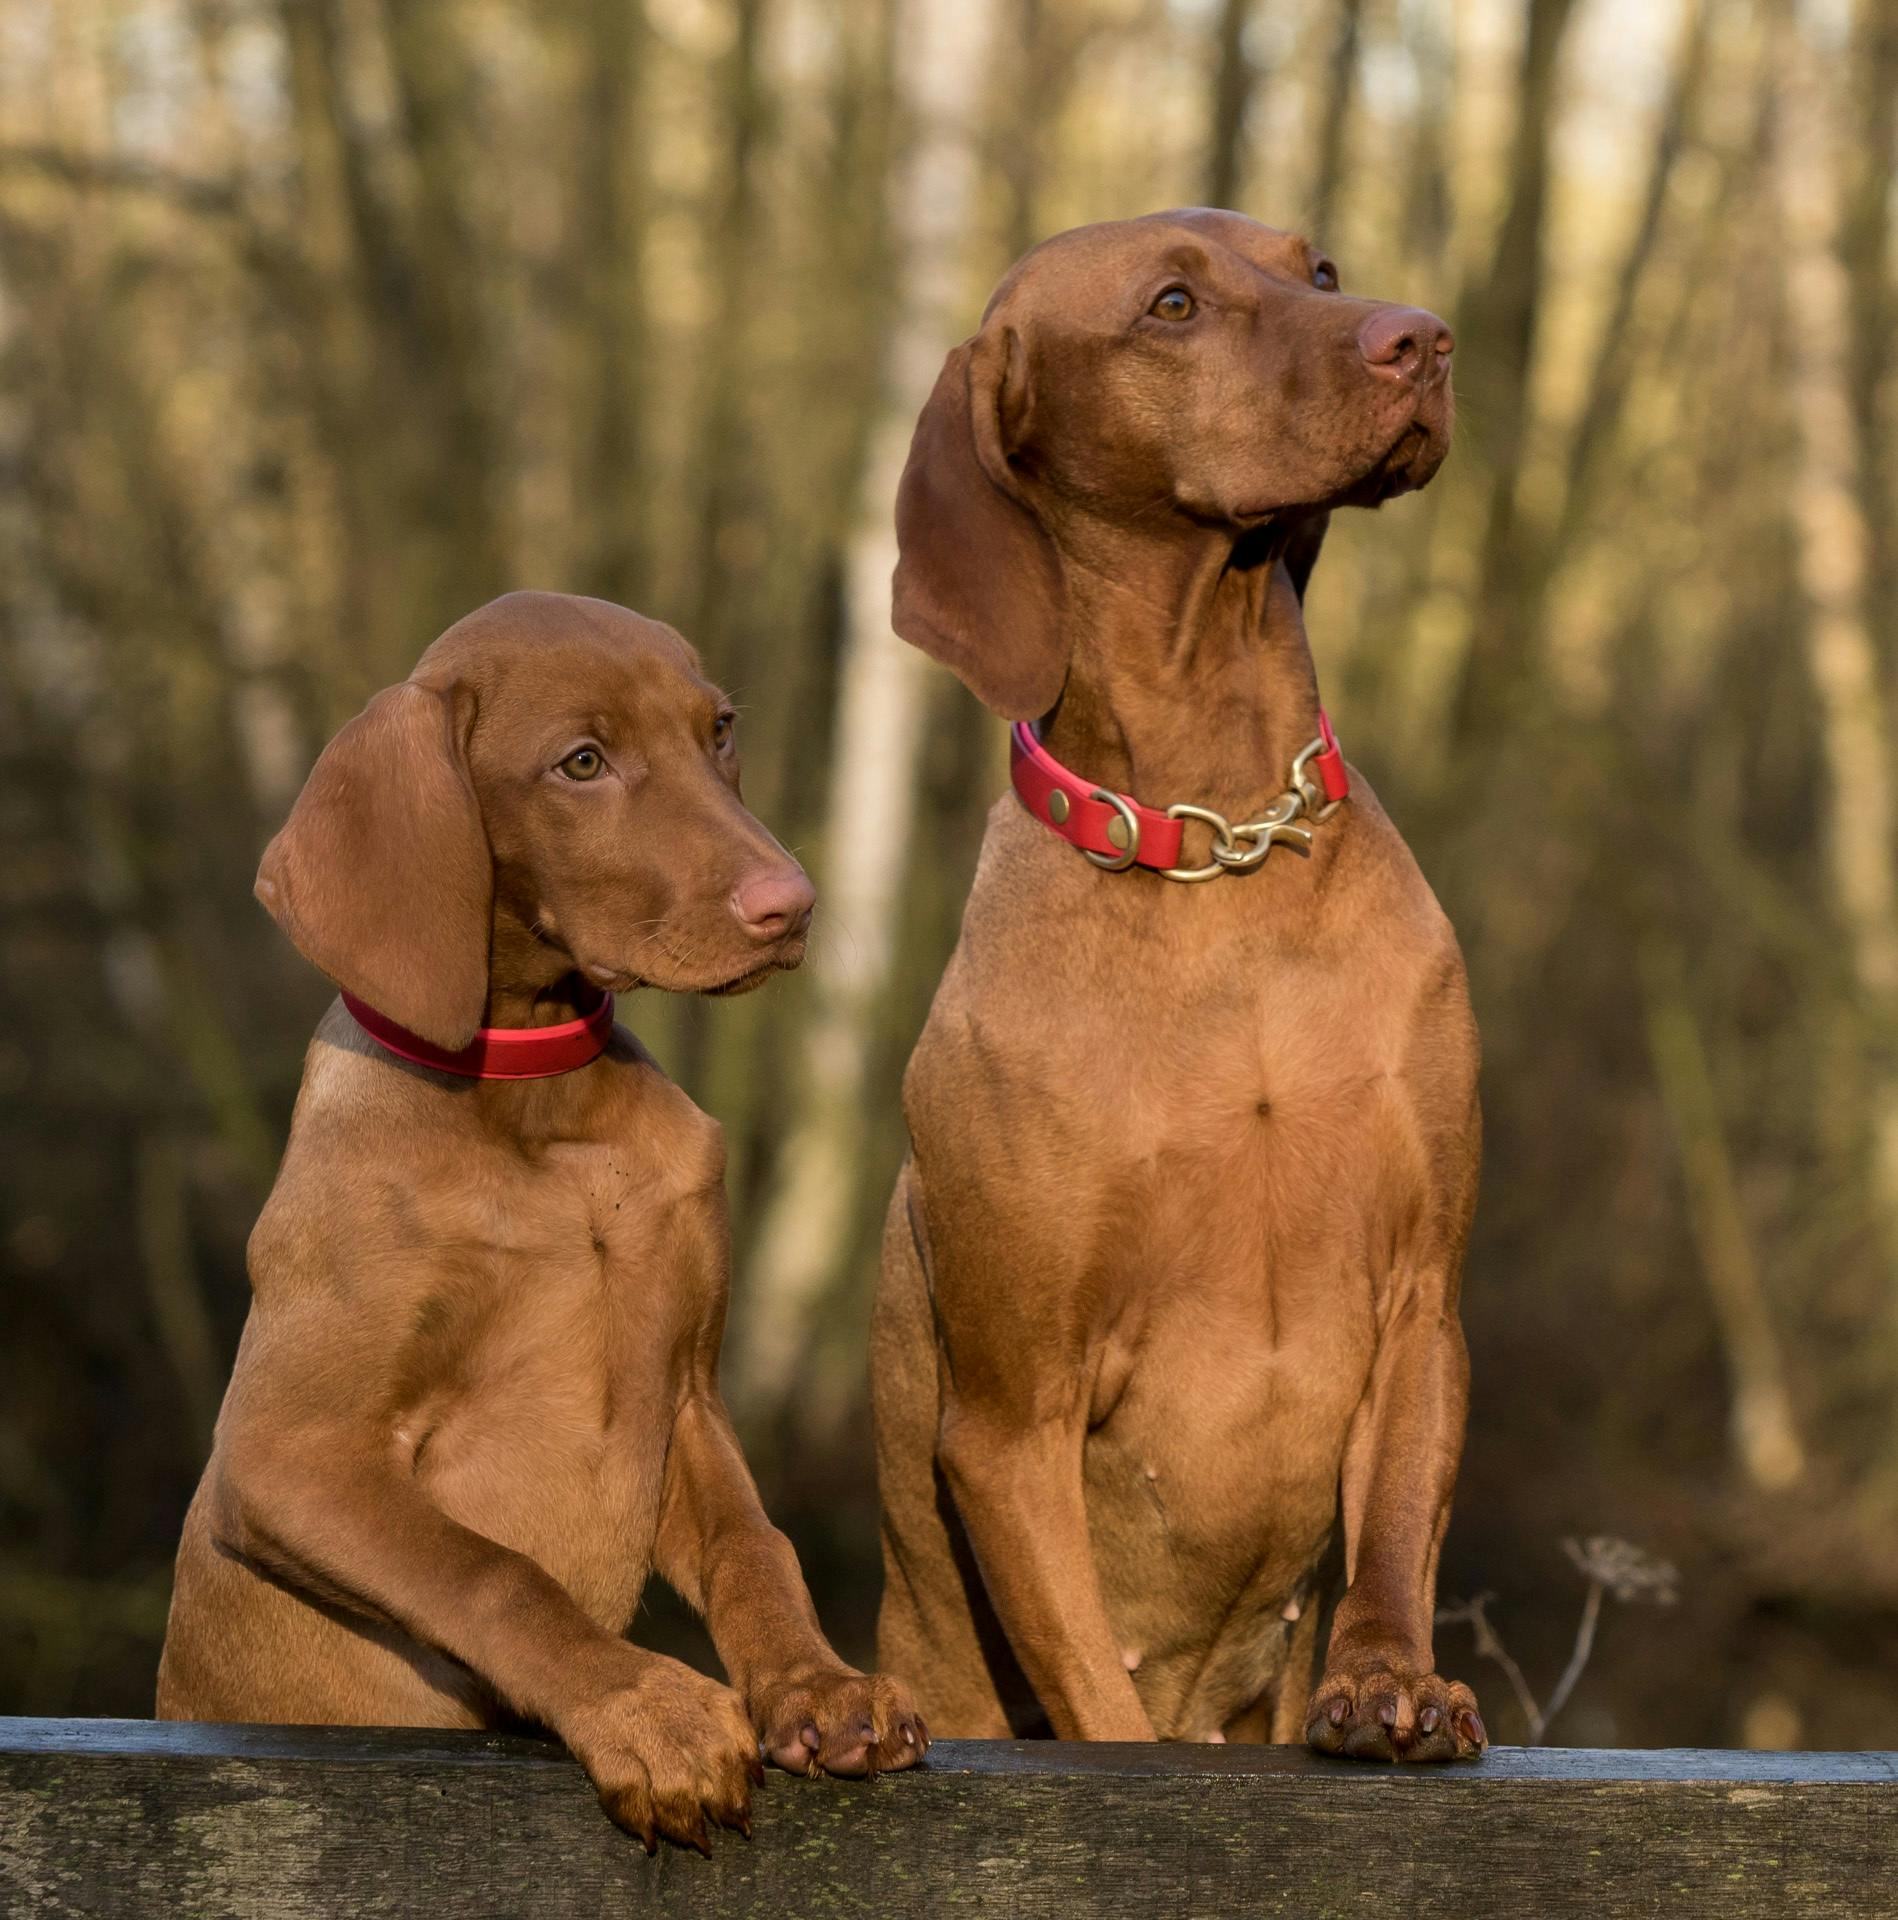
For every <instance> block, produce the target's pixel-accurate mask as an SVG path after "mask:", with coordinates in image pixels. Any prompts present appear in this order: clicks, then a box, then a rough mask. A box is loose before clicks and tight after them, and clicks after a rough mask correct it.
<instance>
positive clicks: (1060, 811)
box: [1048, 787, 1068, 827]
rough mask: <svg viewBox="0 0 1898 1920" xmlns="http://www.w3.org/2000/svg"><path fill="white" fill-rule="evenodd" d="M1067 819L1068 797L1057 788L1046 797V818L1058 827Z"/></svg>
mask: <svg viewBox="0 0 1898 1920" xmlns="http://www.w3.org/2000/svg"><path fill="white" fill-rule="evenodd" d="M1067 817H1068V796H1067V795H1066V794H1065V793H1063V792H1062V791H1061V789H1060V788H1059V787H1057V788H1056V789H1055V790H1054V792H1053V793H1051V794H1049V796H1048V818H1049V819H1050V820H1052V821H1053V822H1054V823H1055V825H1056V826H1057V827H1058V826H1059V825H1060V824H1061V823H1062V821H1063V820H1065V819H1066V818H1067Z"/></svg>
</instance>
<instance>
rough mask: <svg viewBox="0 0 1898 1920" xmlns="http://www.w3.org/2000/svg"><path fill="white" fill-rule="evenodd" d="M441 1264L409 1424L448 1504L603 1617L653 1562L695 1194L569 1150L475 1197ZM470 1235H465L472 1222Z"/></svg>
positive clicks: (692, 1323) (699, 1303)
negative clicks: (474, 1212) (472, 1213)
mask: <svg viewBox="0 0 1898 1920" xmlns="http://www.w3.org/2000/svg"><path fill="white" fill-rule="evenodd" d="M478 1197H479V1199H480V1201H481V1203H482V1204H481V1205H480V1206H479V1208H478V1214H479V1218H478V1220H476V1221H472V1222H464V1223H463V1228H464V1231H463V1233H462V1234H461V1235H460V1236H455V1235H453V1234H450V1235H448V1236H446V1239H447V1242H448V1244H449V1245H451V1246H453V1247H454V1248H455V1252H454V1255H453V1256H452V1258H450V1259H449V1260H447V1261H445V1262H444V1263H443V1277H442V1284H441V1285H440V1286H439V1288H438V1289H437V1291H436V1293H435V1295H434V1296H433V1298H432V1299H431V1302H430V1304H429V1307H428V1308H427V1309H425V1312H424V1316H423V1319H424V1320H426V1321H432V1324H431V1325H429V1326H428V1327H427V1328H426V1330H425V1331H424V1332H423V1333H422V1335H421V1338H420V1340H419V1341H418V1348H425V1349H426V1351H421V1350H418V1352H417V1353H416V1355H415V1356H414V1360H415V1373H416V1377H417V1384H418V1387H419V1388H420V1389H421V1390H420V1391H419V1392H418V1393H417V1395H416V1401H415V1405H414V1407H413V1409H412V1410H411V1411H410V1413H409V1414H408V1415H407V1416H406V1419H405V1427H406V1429H407V1433H408V1438H409V1440H410V1443H411V1445H412V1447H413V1458H414V1463H415V1471H416V1473H417V1475H418V1476H419V1477H420V1478H421V1479H422V1480H423V1481H424V1483H425V1484H426V1486H427V1488H428V1491H429V1493H430V1496H431V1497H432V1498H433V1499H434V1500H435V1501H436V1502H437V1503H438V1504H439V1505H440V1506H442V1507H443V1509H444V1510H445V1511H447V1512H449V1513H450V1514H451V1515H453V1516H454V1517H455V1518H457V1519H459V1520H461V1521H463V1522H464V1523H465V1524H467V1525H469V1526H471V1527H474V1528H476V1529H477V1530H479V1531H480V1532H482V1533H485V1534H487V1535H488V1536H489V1537H490V1538H492V1539H496V1540H499V1541H501V1542H502V1543H503V1544H504V1545H507V1546H510V1547H514V1548H516V1549H517V1550H519V1551H521V1552H523V1553H526V1554H528V1555H529V1556H530V1557H531V1558H533V1559H535V1560H536V1561H538V1562H539V1563H540V1564H541V1565H542V1566H544V1567H546V1568H547V1570H548V1571H549V1572H550V1573H552V1574H554V1575H555V1577H556V1578H558V1579H559V1580H561V1582H562V1583H563V1584H564V1585H566V1586H567V1587H568V1588H569V1590H570V1591H572V1592H573V1594H574V1596H575V1598H576V1599H578V1600H579V1601H580V1602H581V1604H582V1605H583V1606H585V1607H586V1608H587V1609H588V1611H589V1612H591V1613H593V1614H594V1615H595V1616H596V1617H597V1618H599V1619H601V1620H602V1621H603V1622H606V1623H610V1624H614V1625H616V1626H617V1625H620V1624H623V1623H624V1620H625V1619H626V1618H627V1617H628V1616H629V1615H630V1612H631V1609H632V1605H633V1603H634V1601H635V1600H636V1598H637V1592H638V1585H639V1582H640V1581H641V1579H642V1578H643V1574H644V1570H645V1567H646V1565H647V1562H648V1560H649V1558H650V1553H651V1544H652V1538H653V1534H654V1531H655V1528H656V1525H657V1515H658V1503H659V1495H660V1489H661V1483H662V1480H663V1474H664V1467H665V1454H666V1446H667V1441H668V1438H669V1435H670V1432H671V1426H672V1419H673V1411H674V1408H675V1406H676V1404H677V1397H678V1387H679V1381H678V1371H679V1368H680V1366H681V1364H682V1361H683V1357H684V1355H685V1354H686V1353H687V1352H688V1351H689V1350H690V1346H691V1342H692V1339H693V1336H694V1334H695V1332H696V1330H697V1329H698V1328H699V1327H700V1326H701V1325H702V1324H703V1321H704V1318H705V1316H706V1313H707V1311H708V1304H709V1303H708V1298H707V1292H708V1288H709V1287H711V1286H712V1285H714V1284H715V1283H716V1278H717V1277H716V1276H715V1275H714V1274H712V1273H710V1272H708V1271H707V1270H706V1267H705V1263H704V1261H703V1259H702V1257H698V1256H697V1255H696V1253H695V1249H696V1244H697V1242H696V1237H695V1233H694V1225H695V1216H696V1214H697V1212H698V1210H699V1209H700V1208H701V1207H702V1204H703V1197H702V1195H699V1194H696V1193H694V1192H693V1191H691V1189H690V1185H689V1183H688V1182H686V1181H684V1180H681V1179H680V1178H678V1177H676V1174H675V1173H674V1172H673V1171H672V1170H670V1169H668V1167H667V1166H666V1165H664V1164H663V1163H661V1164H654V1163H653V1162H652V1161H651V1160H645V1161H642V1160H640V1159H639V1158H637V1157H636V1156H634V1155H632V1154H630V1153H628V1152H626V1151H623V1150H621V1149H619V1148H617V1147H613V1146H595V1145H586V1146H572V1147H564V1148H560V1149H557V1150H554V1151H553V1152H550V1153H548V1154H545V1155H543V1156H541V1157H540V1158H539V1160H538V1161H537V1162H536V1163H535V1164H533V1165H531V1166H529V1167H525V1168H522V1169H520V1170H519V1173H518V1176H517V1177H514V1178H505V1179H503V1180H501V1181H500V1182H498V1183H497V1184H496V1185H495V1186H493V1187H492V1188H491V1189H490V1190H489V1191H487V1192H486V1193H485V1194H481V1195H479V1196H478ZM471 1226H472V1227H473V1228H474V1230H473V1231H467V1230H466V1229H467V1228H469V1227H471Z"/></svg>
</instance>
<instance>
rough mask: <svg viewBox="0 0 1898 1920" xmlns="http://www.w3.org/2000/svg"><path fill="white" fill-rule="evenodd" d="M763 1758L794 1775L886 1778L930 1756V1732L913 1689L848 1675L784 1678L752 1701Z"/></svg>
mask: <svg viewBox="0 0 1898 1920" xmlns="http://www.w3.org/2000/svg"><path fill="white" fill-rule="evenodd" d="M751 1717H752V1722H753V1724H754V1725H755V1726H756V1727H757V1729H758V1739H759V1743H760V1744H761V1745H762V1746H763V1748H764V1750H765V1753H766V1755H767V1756H768V1757H769V1758H770V1759H771V1760H772V1761H773V1762H775V1763H776V1764H777V1765H778V1766H780V1767H783V1768H784V1769H785V1770H786V1771H787V1772H789V1773H805V1774H816V1773H836V1774H845V1775H859V1774H874V1773H889V1772H892V1771H893V1770H894V1769H896V1768H898V1767H908V1766H914V1765H915V1763H916V1762H917V1761H918V1760H920V1759H921V1758H922V1757H923V1755H924V1754H925V1753H927V1752H928V1751H929V1729H928V1728H927V1727H926V1726H925V1725H924V1724H923V1717H922V1715H921V1714H920V1713H918V1712H917V1711H916V1703H915V1701H913V1700H912V1699H911V1698H910V1695H909V1689H908V1688H907V1687H906V1686H904V1684H903V1683H902V1681H900V1680H892V1679H891V1678H889V1676H888V1675H886V1674H881V1673H858V1672H856V1671H855V1670H854V1669H852V1668H850V1667H834V1668H824V1669H819V1670H815V1671H805V1672H801V1673H793V1674H787V1675H786V1676H785V1677H783V1678H782V1679H779V1680H773V1681H768V1682H766V1683H765V1684H764V1685H763V1686H761V1687H758V1688H756V1689H755V1690H754V1692H753V1694H752V1697H751Z"/></svg>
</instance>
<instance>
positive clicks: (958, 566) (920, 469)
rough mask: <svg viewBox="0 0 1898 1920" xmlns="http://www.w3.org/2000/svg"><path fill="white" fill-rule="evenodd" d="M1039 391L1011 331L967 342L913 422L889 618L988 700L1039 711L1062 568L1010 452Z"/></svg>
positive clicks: (1052, 652)
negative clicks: (1035, 394)
mask: <svg viewBox="0 0 1898 1920" xmlns="http://www.w3.org/2000/svg"><path fill="white" fill-rule="evenodd" d="M1033 405H1034V398H1033V394H1032V392H1031V390H1030V374H1029V366H1028V354H1027V349H1026V346H1025V344H1024V342H1023V340H1022V337H1021V335H1020V334H1019V333H1018V332H1017V331H1016V330H1015V329H1014V328H1013V327H1003V326H997V327H991V328H987V329H985V330H984V331H983V332H981V333H979V334H977V335H976V337H975V338H974V339H973V340H970V341H967V342H965V343H964V344H963V345H962V346H959V347H957V348H956V349H955V350H954V351H953V352H952V353H951V354H950V355H949V358H948V359H947V361H945V362H944V364H943V369H942V372H941V374H940V375H939V376H938V378H937V380H936V387H935V391H934V392H933V393H932V394H931V395H930V396H929V401H928V404H927V405H926V406H925V407H924V408H923V411H922V414H921V417H920V418H919V419H918V420H917V422H916V433H915V437H914V438H913V439H912V440H911V441H910V449H909V462H908V464H907V465H906V466H905V467H904V469H903V480H902V484H901V485H900V486H899V487H898V488H897V491H896V553H897V559H896V577H895V579H894V581H893V582H892V587H893V596H892V607H891V615H890V618H891V624H892V625H893V626H894V627H895V628H896V631H897V632H898V633H899V634H901V635H902V637H903V638H904V639H905V640H907V641H908V642H909V643H910V644H911V645H912V646H915V647H920V648H921V649H922V650H923V652H925V653H927V654H930V655H932V656H933V657H934V658H935V659H938V660H940V661H941V662H942V663H943V664H944V665H945V666H947V667H949V668H951V669H952V670H953V671H954V672H955V673H956V674H957V675H958V676H959V678H960V679H961V680H962V682H963V684H964V685H965V686H967V687H968V689H969V690H970V692H972V693H973V694H974V695H975V696H976V698H977V699H978V700H980V701H981V702H982V703H983V705H984V706H987V707H990V708H992V709H993V710H994V711H995V712H997V713H999V714H1002V715H1003V716H1004V717H1005V718H1007V719H1010V720H1034V719H1038V718H1039V717H1040V716H1041V715H1042V714H1044V713H1046V712H1047V711H1048V709H1049V708H1050V707H1052V706H1053V705H1054V704H1055V702H1056V701H1057V700H1058V699H1059V698H1060V696H1061V687H1062V683H1063V682H1064V681H1065V680H1066V678H1067V672H1068V660H1067V653H1066V650H1065V647H1064V644H1063V641H1062V637H1061V618H1060V615H1061V573H1060V568H1059V565H1058V563H1057V559H1056V555H1055V549H1054V543H1053V541H1052V540H1051V539H1050V538H1049V536H1048V534H1047V532H1046V531H1045V530H1044V528H1043V527H1042V524H1041V522H1040V519H1039V518H1038V517H1037V515H1036V513H1035V511H1034V508H1033V507H1032V505H1031V504H1030V503H1029V500H1028V498H1027V495H1026V493H1025V492H1024V490H1023V488H1022V486H1021V483H1020V480H1019V478H1018V476H1017V475H1016V473H1015V472H1014V470H1013V468H1012V466H1011V464H1010V456H1011V455H1012V454H1013V453H1014V452H1015V451H1016V449H1017V448H1018V447H1019V446H1020V445H1021V444H1022V441H1023V439H1024V437H1025V435H1026V433H1027V430H1028V424H1029V416H1030V413H1031V411H1032V409H1033Z"/></svg>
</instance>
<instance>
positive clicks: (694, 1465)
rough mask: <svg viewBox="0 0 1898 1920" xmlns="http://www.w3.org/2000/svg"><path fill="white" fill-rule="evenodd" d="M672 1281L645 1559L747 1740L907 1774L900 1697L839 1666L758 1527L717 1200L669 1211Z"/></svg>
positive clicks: (923, 1739) (796, 1583) (777, 1537)
mask: <svg viewBox="0 0 1898 1920" xmlns="http://www.w3.org/2000/svg"><path fill="white" fill-rule="evenodd" d="M680 1224H681V1231H680V1235H679V1241H678V1244H677V1245H676V1246H675V1248H674V1249H673V1258H674V1261H675V1264H676V1270H677V1271H678V1272H679V1273H680V1274H681V1275H682V1276H686V1277H688V1278H689V1279H690V1280H691V1282H692V1284H693V1285H694V1286H695V1289H696V1291H697V1294H698V1296H699V1298H700V1299H701V1300H702V1302H703V1303H704V1304H703V1312H702V1315H701V1318H700V1322H699V1327H698V1334H697V1338H696V1340H695V1342H694V1344H693V1350H692V1352H691V1355H690V1358H689V1360H688V1362H687V1370H686V1378H685V1382H684V1388H683V1394H682V1397H681V1400H680V1403H679V1409H678V1413H677V1415H676V1417H675V1419H674V1422H673V1429H672V1437H671V1443H670V1445H669V1446H668V1448H667V1450H666V1481H665V1492H664V1497H663V1499H662V1502H661V1506H660V1514H659V1537H658V1541H657V1543H656V1548H655V1560H656V1564H657V1566H658V1569H659V1573H660V1575H661V1577H662V1578H663V1579H664V1580H665V1581H666V1582H667V1583H668V1584H669V1585H670V1586H671V1587H672V1588H673V1589H674V1590H675V1591H676V1592H677V1593H678V1594H679V1595H680V1597H681V1598H682V1599H683V1600H685V1602H686V1603H687V1604H688V1605H689V1606H693V1607H696V1608H698V1610H699V1611H700V1612H701V1613H702V1614H703V1615H704V1616H705V1624H706V1627H707V1628H708V1630H709V1631H710V1633H711V1636H712V1644H713V1646H714V1647H716V1648H717V1650H718V1657H719V1659H720V1660H721V1661H722V1662H723V1663H724V1667H725V1671H726V1673H727V1674H728V1675H729V1676H730V1678H731V1682H732V1685H733V1686H734V1687H736V1688H737V1689H738V1691H739V1693H740V1694H741V1695H742V1696H743V1697H744V1700H745V1705H746V1708H747V1710H748V1712H749V1713H750V1715H751V1719H752V1723H753V1725H754V1726H755V1728H756V1731H757V1735H758V1739H759V1741H760V1742H761V1743H762V1745H763V1747H764V1750H765V1752H766V1753H767V1754H768V1755H769V1756H770V1757H771V1759H772V1760H774V1761H775V1762H776V1763H777V1764H778V1765H779V1766H781V1767H784V1768H786V1769H788V1770H789V1771H791V1772H793V1773H836V1774H847V1775H851V1774H864V1773H881V1772H886V1771H888V1770H890V1769H892V1768H897V1767H907V1766H909V1765H911V1764H912V1763H913V1762H915V1761H917V1760H920V1759H921V1758H922V1757H923V1755H924V1753H925V1752H927V1751H928V1747H929V1732H928V1729H927V1728H926V1727H925V1726H924V1724H923V1719H922V1716H921V1714H919V1713H918V1712H917V1711H916V1703H915V1701H914V1700H913V1699H911V1697H910V1693H909V1689H908V1688H907V1687H906V1686H904V1685H903V1683H902V1682H901V1681H899V1680H893V1679H891V1678H889V1677H888V1676H886V1675H883V1674H864V1673H859V1672H858V1671H857V1670H856V1669H855V1668H854V1667H851V1666H846V1665H845V1664H844V1662H843V1661H842V1660H840V1659H839V1658H838V1657H837V1655H836V1654H835V1652H833V1651H832V1649H831V1645H830V1642H829V1641H828V1640H826V1639H825V1638H824V1634H823V1629H822V1628H821V1627H820V1626H819V1625H818V1623H817V1610H816V1608H815V1607H814V1606H812V1604H811V1596H810V1590H809V1588H807V1587H806V1586H805V1584H804V1575H803V1571H802V1570H801V1569H800V1568H799V1566H798V1563H797V1554H796V1553H795V1551H794V1550H793V1549H792V1546H791V1543H790V1541H789V1540H787V1539H786V1538H785V1537H784V1535H783V1534H782V1533H780V1532H779V1531H778V1529H777V1528H776V1527H774V1526H773V1525H772V1524H771V1522H770V1520H769V1519H768V1518H767V1517H766V1515H765V1511H764V1507H763V1505H762V1503H761V1502H760V1501H759V1498H758V1489H757V1485H756V1483H755V1482H754V1481H753V1479H752V1477H751V1469H750V1468H749V1467H747V1466H746V1464H745V1457H744V1454H743V1452H742V1451H741V1450H740V1448H739V1445H738V1436H737V1435H736V1434H735V1433H733V1431H732V1426H731V1419H730V1417H729V1415H728V1414H727V1413H726V1411H725V1404H724V1401H723V1400H722V1399H721V1397H720V1395H719V1391H718V1350H719V1345H720V1342H721V1340H722V1339H723V1336H724V1329H725V1302H726V1299H727V1296H728V1282H729V1271H730V1258H731V1255H730V1231H729V1227H728V1225H727V1221H726V1216H725V1207H724V1195H723V1191H722V1189H712V1190H709V1191H708V1192H707V1193H706V1194H705V1195H703V1196H702V1198H701V1204H700V1205H699V1206H698V1207H696V1208H691V1209H686V1210H684V1211H683V1212H682V1214H681V1221H680Z"/></svg>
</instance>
